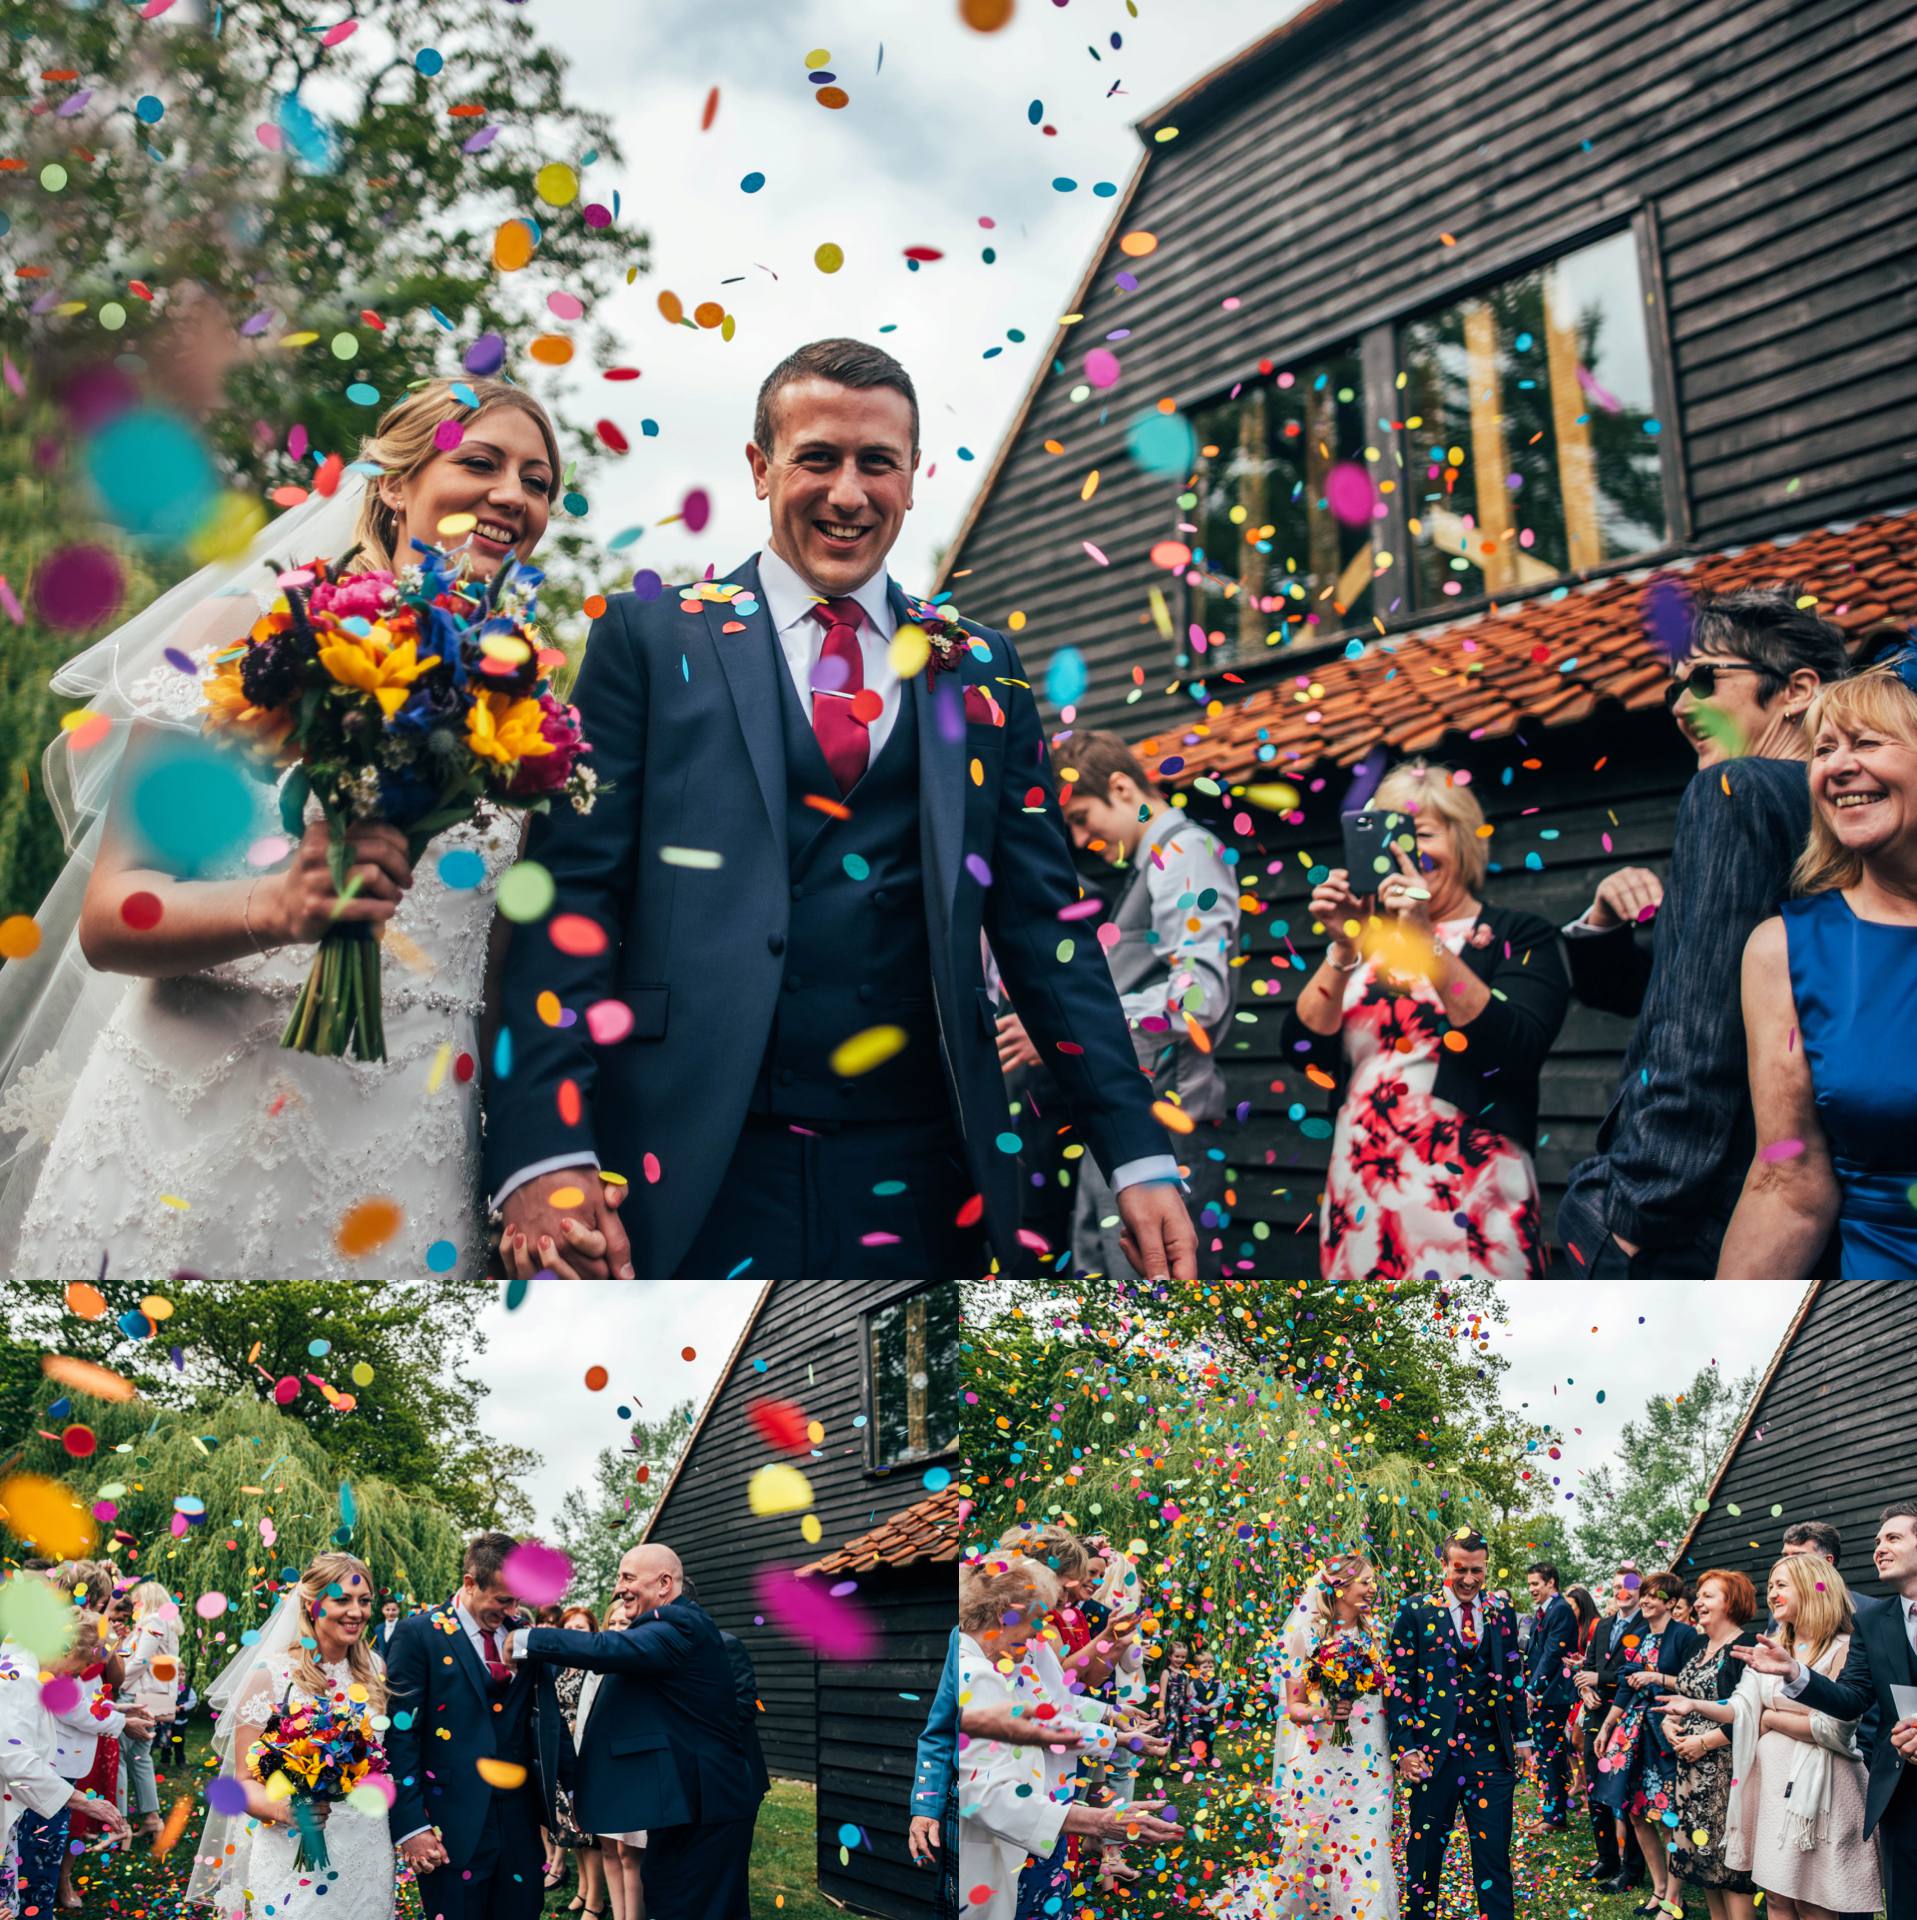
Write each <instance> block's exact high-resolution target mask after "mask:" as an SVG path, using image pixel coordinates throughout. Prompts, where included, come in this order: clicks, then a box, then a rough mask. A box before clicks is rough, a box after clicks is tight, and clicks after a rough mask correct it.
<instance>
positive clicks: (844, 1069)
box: [831, 1027, 905, 1080]
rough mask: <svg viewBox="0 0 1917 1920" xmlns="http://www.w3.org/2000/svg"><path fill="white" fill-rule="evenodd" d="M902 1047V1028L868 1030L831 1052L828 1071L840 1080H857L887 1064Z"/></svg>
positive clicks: (903, 1041) (903, 1037)
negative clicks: (875, 1068)
mask: <svg viewBox="0 0 1917 1920" xmlns="http://www.w3.org/2000/svg"><path fill="white" fill-rule="evenodd" d="M904 1045H905V1029H904V1028H903V1027H867V1028H866V1029H865V1030H864V1031H863V1032H862V1033H855V1034H853V1035H852V1037H851V1038H850V1039H848V1040H841V1041H840V1042H839V1044H838V1045H837V1046H836V1047H834V1048H833V1049H832V1056H831V1067H832V1071H833V1072H834V1073H836V1074H837V1075H838V1076H839V1078H840V1079H841V1080H856V1079H857V1078H858V1077H859V1075H860V1074H862V1073H870V1072H871V1071H872V1069H873V1068H874V1067H879V1066H883V1065H884V1064H885V1062H886V1061H888V1060H889V1059H891V1057H892V1056H893V1055H894V1054H895V1053H897V1052H898V1051H899V1049H900V1048H902V1047H903V1046H904Z"/></svg>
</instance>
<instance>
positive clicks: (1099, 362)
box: [1085, 347, 1118, 387]
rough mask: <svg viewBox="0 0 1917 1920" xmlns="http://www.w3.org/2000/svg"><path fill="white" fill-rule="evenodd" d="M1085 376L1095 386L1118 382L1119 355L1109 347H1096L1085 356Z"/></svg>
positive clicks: (1109, 385) (1110, 385)
mask: <svg viewBox="0 0 1917 1920" xmlns="http://www.w3.org/2000/svg"><path fill="white" fill-rule="evenodd" d="M1085 378H1086V379H1087V380H1089V381H1090V382H1091V384H1092V385H1093V386H1095V387H1115V386H1117V384H1118V355H1117V354H1115V353H1114V352H1112V350H1111V349H1110V348H1109V347H1094V348H1093V349H1092V350H1091V352H1090V353H1088V354H1087V355H1086V356H1085Z"/></svg>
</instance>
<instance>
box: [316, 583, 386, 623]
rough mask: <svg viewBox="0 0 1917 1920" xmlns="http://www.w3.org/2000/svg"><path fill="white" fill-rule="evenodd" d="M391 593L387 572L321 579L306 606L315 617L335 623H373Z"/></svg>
mask: <svg viewBox="0 0 1917 1920" xmlns="http://www.w3.org/2000/svg"><path fill="white" fill-rule="evenodd" d="M392 591H393V576H392V575H391V574H390V573H353V574H348V575H347V577H346V578H345V579H344V580H322V581H321V582H320V583H319V585H318V586H316V587H315V588H314V589H313V591H312V594H311V596H310V597H309V601H308V604H309V605H310V607H311V608H312V610H313V612H314V613H316V614H330V615H331V616H332V617H333V618H334V619H335V620H377V619H378V618H379V616H380V615H381V614H382V613H383V612H385V610H386V603H387V601H388V599H389V598H390V597H391V595H392Z"/></svg>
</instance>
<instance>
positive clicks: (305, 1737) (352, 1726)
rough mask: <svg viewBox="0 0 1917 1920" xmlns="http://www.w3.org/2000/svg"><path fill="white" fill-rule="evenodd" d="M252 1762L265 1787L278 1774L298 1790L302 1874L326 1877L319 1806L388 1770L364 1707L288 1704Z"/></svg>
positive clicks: (296, 1859) (251, 1752) (250, 1754)
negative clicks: (368, 1729)
mask: <svg viewBox="0 0 1917 1920" xmlns="http://www.w3.org/2000/svg"><path fill="white" fill-rule="evenodd" d="M246 1764H247V1766H248V1768H249V1769H250V1770H251V1772H252V1774H253V1777H254V1779H256V1780H258V1781H259V1782H260V1783H261V1784H262V1785H264V1784H265V1783H266V1782H267V1781H269V1780H271V1779H272V1778H273V1776H274V1775H275V1774H279V1775H281V1776H283V1777H284V1779H285V1781H286V1784H287V1785H288V1787H290V1788H291V1789H292V1794H291V1799H292V1805H293V1824H294V1826H295V1828H296V1829H297V1830H298V1833H299V1839H298V1841H297V1842H296V1843H295V1845H294V1848H293V1865H294V1868H295V1869H296V1870H300V1871H305V1870H309V1869H310V1870H311V1871H313V1872H316V1873H325V1872H326V1871H327V1870H328V1867H329V1865H330V1862H329V1861H328V1860H327V1857H326V1829H325V1828H324V1827H323V1826H322V1825H321V1824H320V1822H319V1821H318V1820H316V1819H314V1817H313V1808H314V1807H315V1806H318V1805H322V1804H325V1803H330V1802H332V1801H335V1800H344V1799H345V1798H346V1796H347V1795H348V1794H349V1793H351V1792H352V1791H353V1789H354V1788H355V1787H358V1786H363V1785H364V1784H365V1783H366V1782H367V1781H368V1780H370V1779H371V1778H372V1777H373V1775H374V1774H376V1773H384V1772H385V1771H386V1754H385V1751H384V1749H382V1748H381V1747H380V1746H378V1745H377V1744H376V1743H375V1742H373V1741H372V1740H369V1739H368V1738H367V1734H366V1713H365V1710H364V1708H358V1709H355V1708H354V1707H352V1706H351V1705H350V1703H345V1702H343V1701H334V1700H302V1701H300V1702H299V1703H298V1704H297V1705H296V1704H294V1703H292V1702H291V1701H288V1702H286V1703H284V1704H282V1705H280V1706H277V1707H275V1708H274V1709H273V1711H272V1712H271V1713H269V1714H268V1715H267V1717H266V1725H265V1726H264V1727H263V1728H261V1730H260V1737H259V1738H258V1739H257V1740H255V1741H254V1742H253V1744H252V1746H251V1747H249V1748H248V1749H247V1754H246Z"/></svg>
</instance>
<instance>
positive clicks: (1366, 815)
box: [1338, 807, 1405, 899]
mask: <svg viewBox="0 0 1917 1920" xmlns="http://www.w3.org/2000/svg"><path fill="white" fill-rule="evenodd" d="M1338 818H1339V820H1340V822H1341V823H1342V824H1343V827H1344V836H1345V871H1346V872H1347V873H1348V874H1350V876H1351V891H1352V892H1353V893H1355V894H1357V895H1358V896H1359V898H1360V899H1362V898H1363V897H1364V896H1365V895H1366V894H1368V893H1376V892H1377V891H1378V882H1379V881H1380V880H1382V879H1383V878H1384V877H1385V875H1386V874H1388V873H1396V872H1397V871H1398V863H1397V861H1396V860H1394V859H1393V858H1392V857H1391V842H1392V840H1393V839H1394V838H1395V837H1396V836H1397V835H1398V834H1399V833H1400V832H1401V831H1402V830H1403V828H1404V825H1405V817H1404V815H1403V814H1401V813H1383V812H1379V813H1374V812H1372V810H1371V809H1370V808H1369V807H1366V808H1364V809H1363V810H1361V811H1360V812H1357V813H1342V814H1340V815H1339V816H1338Z"/></svg>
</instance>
